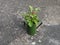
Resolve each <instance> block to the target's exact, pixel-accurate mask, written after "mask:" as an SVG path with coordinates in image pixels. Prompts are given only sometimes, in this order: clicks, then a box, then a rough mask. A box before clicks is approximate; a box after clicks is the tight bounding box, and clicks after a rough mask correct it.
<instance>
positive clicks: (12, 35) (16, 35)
mask: <svg viewBox="0 0 60 45" xmlns="http://www.w3.org/2000/svg"><path fill="white" fill-rule="evenodd" d="M29 5H32V6H34V7H39V8H41V11H40V12H39V13H38V16H39V19H41V20H42V22H43V24H42V25H41V26H40V27H39V28H38V29H37V34H36V35H35V36H30V35H28V34H27V33H26V28H25V27H24V25H23V18H22V16H21V13H23V12H26V11H27V10H28V6H29ZM0 45H60V0H0Z"/></svg>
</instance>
